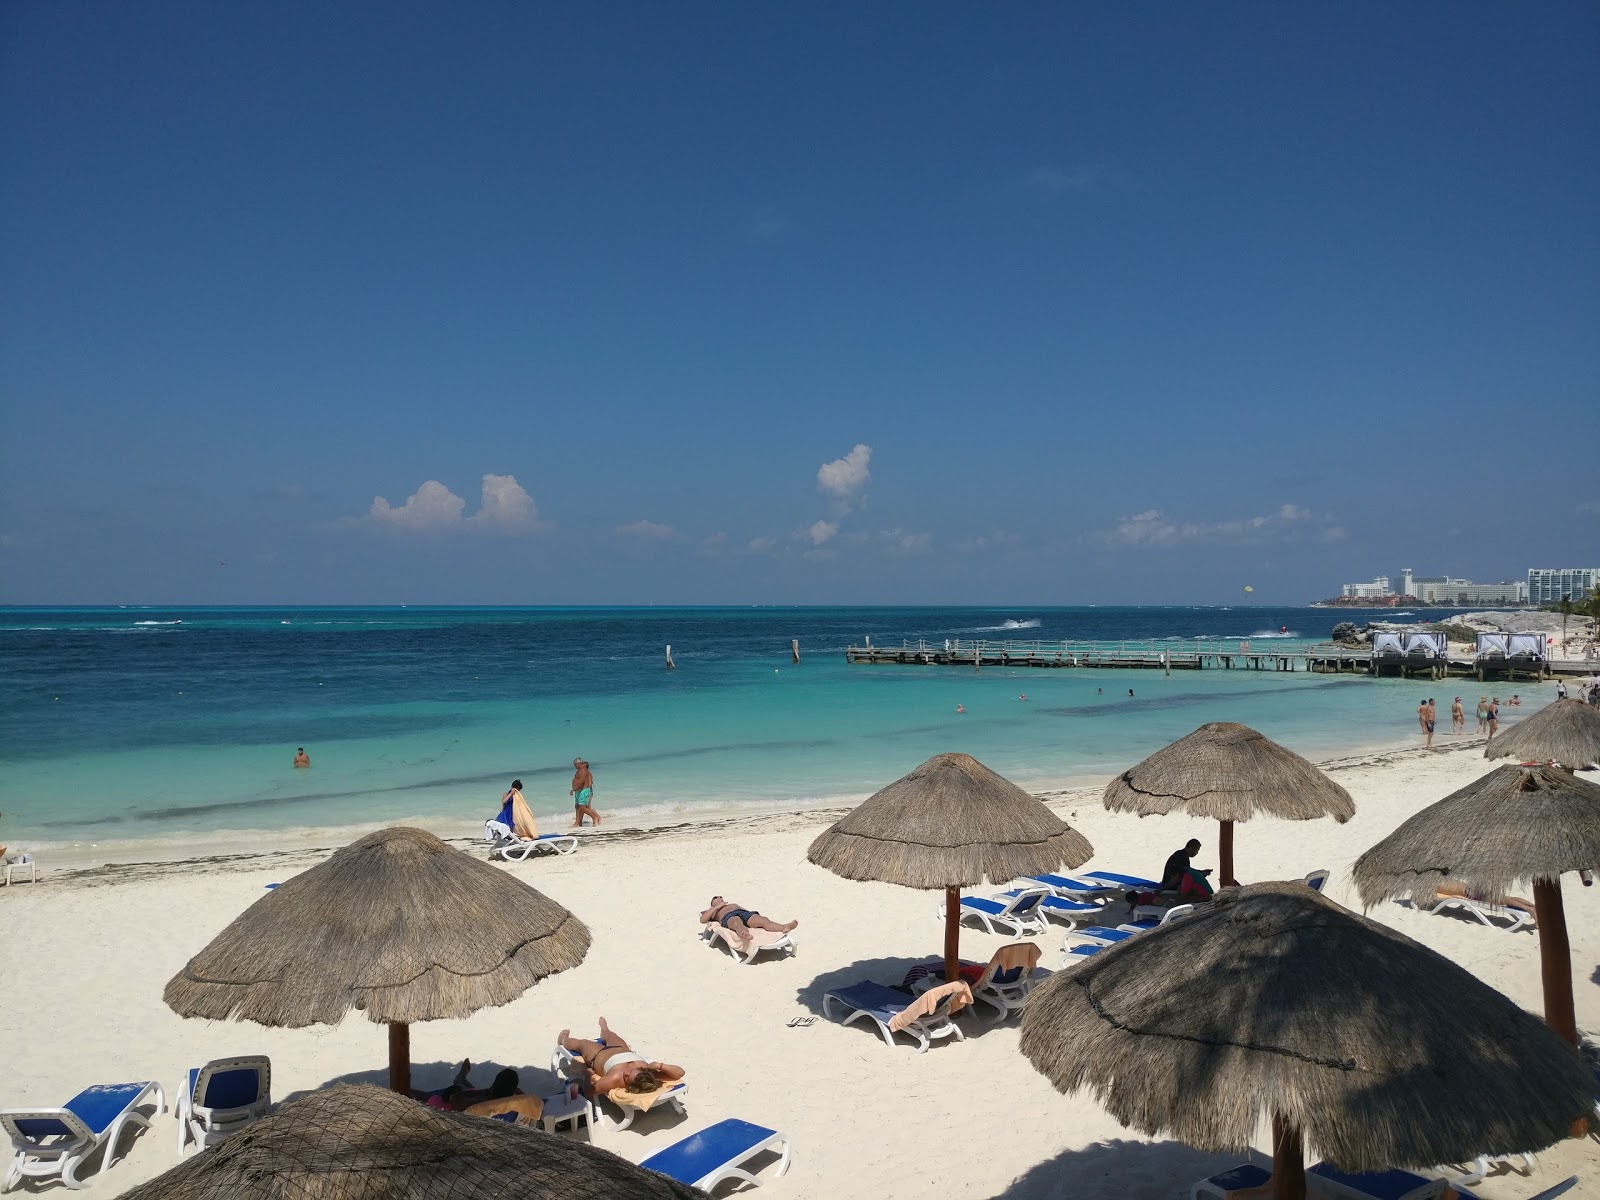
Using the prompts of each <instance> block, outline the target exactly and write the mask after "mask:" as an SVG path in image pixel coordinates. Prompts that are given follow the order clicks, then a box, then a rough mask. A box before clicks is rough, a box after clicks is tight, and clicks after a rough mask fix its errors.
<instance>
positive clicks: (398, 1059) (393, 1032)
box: [389, 1022, 411, 1096]
mask: <svg viewBox="0 0 1600 1200" xmlns="http://www.w3.org/2000/svg"><path fill="white" fill-rule="evenodd" d="M389 1090H390V1091H391V1092H399V1093H400V1094H401V1095H402V1096H409V1095H411V1026H409V1025H405V1024H402V1023H399V1022H395V1023H394V1024H391V1025H390V1026H389Z"/></svg>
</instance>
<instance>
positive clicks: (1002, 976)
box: [994, 967, 1022, 987]
mask: <svg viewBox="0 0 1600 1200" xmlns="http://www.w3.org/2000/svg"><path fill="white" fill-rule="evenodd" d="M1021 978H1022V968H1021V967H1012V968H1011V969H1010V970H1009V971H996V972H995V973H994V982H995V983H998V984H1000V985H1001V986H1002V987H1004V986H1006V985H1008V984H1012V983H1015V982H1016V981H1017V980H1019V979H1021Z"/></svg>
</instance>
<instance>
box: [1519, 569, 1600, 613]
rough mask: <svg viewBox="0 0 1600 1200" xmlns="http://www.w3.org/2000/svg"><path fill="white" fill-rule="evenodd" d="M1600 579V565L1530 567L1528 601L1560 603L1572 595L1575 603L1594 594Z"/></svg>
mask: <svg viewBox="0 0 1600 1200" xmlns="http://www.w3.org/2000/svg"><path fill="white" fill-rule="evenodd" d="M1597 580H1600V567H1529V568H1528V601H1529V603H1531V604H1560V603H1561V597H1563V596H1570V597H1571V598H1572V601H1573V603H1574V604H1576V603H1577V602H1578V601H1580V600H1587V599H1588V598H1589V597H1590V596H1591V595H1593V594H1594V589H1595V584H1596V581H1597Z"/></svg>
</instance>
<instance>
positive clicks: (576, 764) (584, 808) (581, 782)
mask: <svg viewBox="0 0 1600 1200" xmlns="http://www.w3.org/2000/svg"><path fill="white" fill-rule="evenodd" d="M593 799H594V776H593V775H591V774H590V773H589V764H588V763H586V762H584V761H583V759H581V758H575V759H573V760H572V827H573V828H574V829H580V828H582V827H583V819H584V818H585V817H588V818H589V819H590V820H591V821H593V822H594V823H595V827H596V828H599V825H600V814H599V813H597V812H595V810H594V805H593V804H592V803H590V801H592V800H593Z"/></svg>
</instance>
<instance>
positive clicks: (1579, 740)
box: [1483, 699, 1600, 771]
mask: <svg viewBox="0 0 1600 1200" xmlns="http://www.w3.org/2000/svg"><path fill="white" fill-rule="evenodd" d="M1483 756H1484V757H1485V758H1515V759H1517V760H1518V761H1527V762H1558V763H1560V764H1561V765H1562V766H1563V767H1566V768H1567V770H1569V771H1581V770H1583V769H1584V768H1585V767H1592V766H1594V765H1595V764H1596V763H1600V708H1594V707H1593V706H1591V705H1588V704H1585V703H1584V702H1583V701H1582V700H1572V699H1567V700H1557V701H1556V702H1555V703H1554V704H1551V705H1547V706H1546V707H1544V708H1542V709H1540V710H1539V711H1538V712H1536V713H1534V714H1533V716H1531V717H1529V718H1528V719H1527V720H1525V721H1518V722H1517V723H1516V724H1515V725H1513V726H1511V728H1509V729H1507V730H1505V731H1504V732H1503V733H1498V734H1496V735H1495V736H1494V739H1493V740H1492V741H1490V743H1489V744H1488V745H1487V746H1485V747H1484V748H1483Z"/></svg>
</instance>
